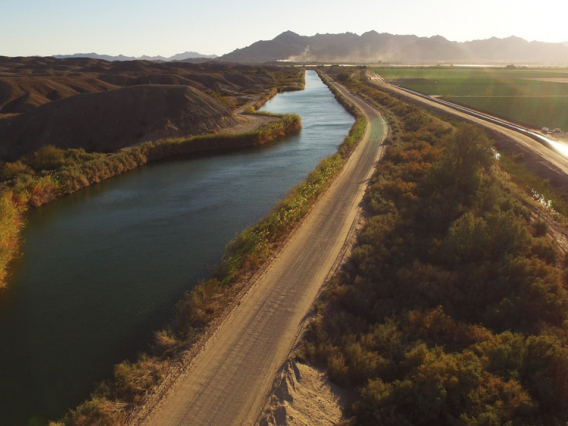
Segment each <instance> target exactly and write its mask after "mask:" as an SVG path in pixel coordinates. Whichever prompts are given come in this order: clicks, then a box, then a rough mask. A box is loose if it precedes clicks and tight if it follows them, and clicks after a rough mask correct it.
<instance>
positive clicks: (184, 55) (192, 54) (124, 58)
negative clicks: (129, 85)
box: [53, 52, 217, 62]
mask: <svg viewBox="0 0 568 426" xmlns="http://www.w3.org/2000/svg"><path fill="white" fill-rule="evenodd" d="M53 57H54V58H58V59H63V58H92V59H103V60H105V61H111V62H113V61H136V60H141V61H162V62H171V61H185V60H187V59H215V58H217V55H202V54H201V53H197V52H184V53H178V54H177V55H174V56H170V57H164V56H146V55H144V56H138V57H135V56H124V55H118V56H111V55H99V54H97V53H75V54H73V55H54V56H53Z"/></svg>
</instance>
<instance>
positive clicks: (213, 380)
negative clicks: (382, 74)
mask: <svg viewBox="0 0 568 426" xmlns="http://www.w3.org/2000/svg"><path fill="white" fill-rule="evenodd" d="M342 90H343V91H344V89H342ZM344 92H345V93H346V94H347V92H346V91H344ZM347 96H349V97H351V98H352V100H353V102H354V103H356V104H357V105H358V106H360V108H361V109H362V110H363V111H364V113H365V115H367V117H368V119H369V123H370V125H369V128H368V129H367V133H366V135H365V138H364V140H363V141H362V142H361V143H360V144H359V146H358V147H357V149H356V150H355V152H354V153H353V155H352V156H351V158H350V160H349V161H348V162H347V164H346V166H345V167H344V169H343V171H342V173H341V174H340V176H339V177H338V178H337V179H336V181H335V182H334V184H333V185H332V186H331V188H330V189H329V190H328V191H327V192H326V194H325V195H324V196H322V198H321V199H320V200H319V201H318V202H317V203H316V205H315V206H314V207H313V209H312V211H311V212H310V214H309V215H308V217H307V218H306V219H305V221H304V222H303V223H302V224H301V226H300V227H299V228H298V230H297V231H296V232H295V233H294V234H293V235H292V236H291V237H290V239H289V241H288V243H287V244H286V246H285V247H284V248H283V249H282V251H281V253H280V254H279V256H278V257H277V258H276V259H275V260H274V261H273V262H272V263H271V265H270V266H269V267H268V268H267V269H266V270H265V272H264V273H263V274H262V275H261V276H260V277H259V278H258V279H257V280H256V281H255V282H254V283H252V286H251V287H250V289H249V290H248V292H247V293H246V294H245V295H244V296H243V297H242V299H241V300H240V301H239V304H238V306H236V307H235V309H234V310H233V311H232V312H230V313H229V314H228V315H227V317H226V319H225V320H224V321H223V322H222V323H221V324H220V325H219V326H218V328H217V329H216V331H215V333H214V334H213V335H212V336H211V337H210V338H209V339H208V340H207V341H206V342H204V343H203V344H202V346H201V348H202V349H201V350H200V352H199V353H198V354H197V355H196V356H195V358H193V359H192V361H191V362H188V364H187V365H185V366H184V367H183V368H180V369H178V370H177V371H178V372H179V374H178V376H177V377H174V378H170V379H169V380H168V381H167V382H168V384H167V385H166V386H165V387H166V388H165V389H158V390H157V391H156V395H157V397H156V398H155V399H154V400H153V401H150V402H149V403H148V404H147V406H146V407H145V408H144V410H143V411H142V412H140V413H139V415H138V417H137V419H138V420H137V421H133V422H132V423H133V424H144V425H160V426H166V425H223V426H225V425H252V424H255V422H256V421H257V420H258V416H259V415H260V413H261V410H262V408H263V407H264V405H265V403H266V400H267V398H268V394H269V391H270V389H271V385H272V383H273V382H274V378H275V375H276V372H277V371H278V369H279V368H280V367H281V366H282V365H283V364H284V362H285V360H286V359H287V358H288V357H289V354H290V350H291V348H292V347H293V346H294V344H295V342H296V340H297V338H298V336H299V333H300V330H301V328H302V324H303V323H304V321H305V319H306V314H307V313H308V312H309V310H310V308H311V305H312V303H313V301H314V300H315V298H316V297H317V295H318V293H319V291H320V289H321V287H322V285H323V283H324V282H325V281H326V279H327V277H328V276H329V273H330V271H332V270H334V268H335V267H336V266H337V264H338V263H339V262H340V261H341V259H342V257H343V255H345V251H346V246H348V244H346V241H348V240H349V239H350V238H349V237H350V235H352V234H353V232H354V229H355V226H354V224H355V223H356V221H355V219H356V217H357V215H358V214H359V212H360V208H359V204H360V202H361V200H362V198H363V195H364V192H365V188H366V186H367V182H368V179H369V178H370V176H371V174H372V172H373V169H374V164H375V163H376V161H377V160H378V159H379V158H380V156H381V155H382V153H383V151H384V146H383V145H382V142H383V141H384V138H385V136H386V123H385V122H384V120H383V119H382V118H381V117H380V115H379V113H378V112H377V111H376V110H374V109H372V108H371V107H369V106H368V105H367V104H365V103H363V102H362V101H360V100H358V99H356V98H353V97H352V96H351V95H349V94H347Z"/></svg>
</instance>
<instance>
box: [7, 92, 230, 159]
mask: <svg viewBox="0 0 568 426" xmlns="http://www.w3.org/2000/svg"><path fill="white" fill-rule="evenodd" d="M234 124H235V120H234V118H232V116H231V112H230V111H229V109H228V108H226V107H225V106H223V105H221V104H220V103H219V102H217V101H216V100H214V99H212V98H211V97H209V96H208V95H206V94H205V93H203V92H201V91H199V90H197V89H194V88H191V87H188V86H170V85H144V86H133V87H127V88H121V89H117V90H111V91H108V92H101V93H93V94H83V95H76V96H71V97H68V98H65V99H61V100H58V101H54V102H50V103H47V104H45V105H43V106H41V107H39V108H37V109H35V110H34V111H32V112H29V113H27V114H24V115H21V116H15V117H10V118H5V119H2V120H0V138H1V139H0V140H1V145H0V156H1V157H2V158H16V157H19V156H21V155H23V154H26V153H29V152H32V151H34V150H36V149H38V148H40V147H41V146H44V145H47V144H52V145H55V146H58V147H62V148H85V149H86V150H88V151H103V152H105V151H115V150H117V149H120V148H123V147H125V146H129V145H132V144H135V143H138V142H142V141H145V140H154V139H158V138H163V137H174V136H186V135H195V134H200V133H204V132H208V131H211V130H213V129H218V128H223V127H227V126H231V125H234Z"/></svg>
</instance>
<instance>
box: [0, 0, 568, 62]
mask: <svg viewBox="0 0 568 426" xmlns="http://www.w3.org/2000/svg"><path fill="white" fill-rule="evenodd" d="M324 4H325V6H323V5H324ZM286 30H291V31H294V32H296V33H298V34H301V35H314V34H316V33H343V32H353V33H357V34H362V33H364V32H366V31H370V30H375V31H378V32H389V33H392V34H416V35H419V36H432V35H442V36H444V37H446V38H447V39H449V40H455V41H466V40H474V39H482V38H489V37H492V36H496V37H501V38H502V37H508V36H511V35H516V36H519V37H522V38H525V39H527V40H540V41H550V42H560V41H568V2H567V1H566V0H538V1H535V0H531V1H528V0H468V1H464V0H394V1H393V0H389V1H385V0H375V1H370V0H327V1H326V2H322V1H321V0H320V1H312V0H283V1H272V0H262V1H261V0H232V1H228V0H185V1H182V0H160V1H157V0H98V1H91V0H0V55H4V56H31V55H42V56H47V55H54V54H70V53H89V52H96V53H100V54H102V53H105V54H110V55H118V54H120V53H122V54H124V55H128V56H140V55H143V54H146V55H163V56H171V55H174V54H176V53H181V52H185V51H188V50H189V51H197V52H199V53H204V54H217V55H221V54H224V53H228V52H231V51H233V50H234V49H236V48H240V47H245V46H248V45H250V44H252V43H254V42H255V41H258V40H270V39H272V38H274V37H276V36H277V35H278V34H280V33H282V32H284V31H286Z"/></svg>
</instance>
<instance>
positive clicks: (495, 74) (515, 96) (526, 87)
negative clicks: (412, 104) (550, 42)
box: [373, 67, 568, 130]
mask: <svg viewBox="0 0 568 426" xmlns="http://www.w3.org/2000/svg"><path fill="white" fill-rule="evenodd" d="M373 71H376V72H377V73H379V74H380V75H381V76H383V77H384V78H386V79H387V80H390V82H391V83H393V84H398V85H400V86H403V87H407V88H409V89H412V90H417V91H419V92H422V93H425V94H428V95H436V96H440V97H442V98H443V99H447V100H448V101H451V102H455V103H458V104H461V105H464V106H467V107H470V108H474V109H478V110H481V111H485V112H488V113H492V114H494V115H496V116H499V117H503V118H505V119H508V120H512V121H514V122H517V123H524V124H525V125H527V126H532V127H534V128H536V129H541V128H542V127H549V128H551V129H554V128H561V129H564V130H568V118H567V116H566V114H564V111H565V110H566V106H567V105H568V99H567V98H566V96H568V84H566V83H560V82H555V81H546V79H547V78H561V77H567V76H568V72H567V71H566V70H565V69H564V70H552V69H548V70H547V69H475V70H472V69H462V68H448V67H444V68H407V69H400V68H398V69H397V68H374V69H373ZM539 79H543V80H545V81H539Z"/></svg>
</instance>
